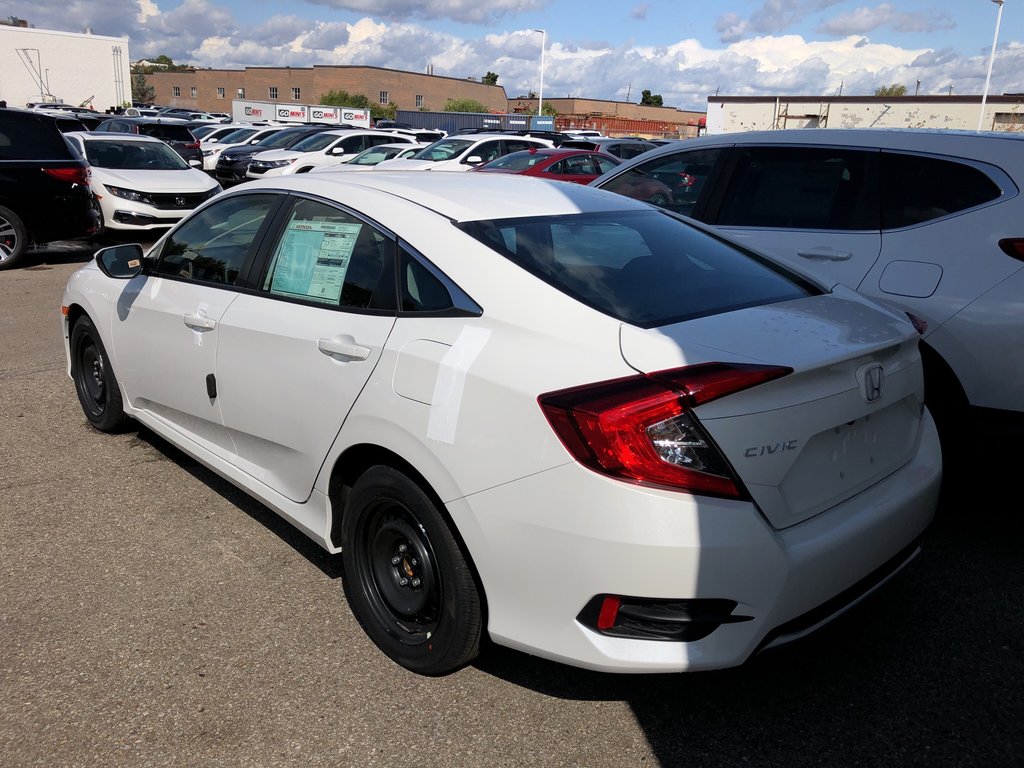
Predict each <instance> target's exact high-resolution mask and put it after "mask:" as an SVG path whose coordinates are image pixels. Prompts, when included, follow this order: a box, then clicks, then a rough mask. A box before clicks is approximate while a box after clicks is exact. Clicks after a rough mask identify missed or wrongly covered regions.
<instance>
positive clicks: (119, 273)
mask: <svg viewBox="0 0 1024 768" xmlns="http://www.w3.org/2000/svg"><path fill="white" fill-rule="evenodd" d="M96 265H97V266H98V267H99V268H100V271H101V272H103V274H105V275H106V276H107V277H112V278H114V279H116V280H130V279H131V278H133V277H135V276H136V275H138V274H139V273H140V272H142V268H143V266H144V262H143V257H142V246H141V245H139V244H138V243H125V244H124V245H112V246H110V247H109V248H101V249H100V250H98V251H96Z"/></svg>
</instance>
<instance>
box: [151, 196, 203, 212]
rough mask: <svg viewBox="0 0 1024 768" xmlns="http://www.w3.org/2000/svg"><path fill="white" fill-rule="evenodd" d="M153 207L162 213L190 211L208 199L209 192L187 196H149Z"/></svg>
mask: <svg viewBox="0 0 1024 768" xmlns="http://www.w3.org/2000/svg"><path fill="white" fill-rule="evenodd" d="M150 197H151V198H152V199H153V205H154V207H156V208H159V209H160V210H163V211H183V210H191V209H192V208H195V207H197V206H198V205H199V204H200V203H202V202H205V201H206V200H207V199H209V197H210V193H209V192H199V193H194V194H189V195H183V194H174V193H169V194H160V195H150Z"/></svg>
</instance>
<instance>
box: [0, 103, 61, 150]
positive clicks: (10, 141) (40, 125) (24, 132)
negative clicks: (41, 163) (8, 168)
mask: <svg viewBox="0 0 1024 768" xmlns="http://www.w3.org/2000/svg"><path fill="white" fill-rule="evenodd" d="M55 123H56V121H55V120H53V119H52V118H51V119H46V118H42V119H40V118H38V117H36V116H35V115H22V114H17V113H16V114H13V115H12V114H11V113H9V112H3V113H0V160H29V159H33V160H67V159H68V157H69V156H68V148H67V146H65V144H64V139H63V137H62V136H61V135H60V132H59V131H58V130H57V129H56V127H55ZM79 130H80V128H79Z"/></svg>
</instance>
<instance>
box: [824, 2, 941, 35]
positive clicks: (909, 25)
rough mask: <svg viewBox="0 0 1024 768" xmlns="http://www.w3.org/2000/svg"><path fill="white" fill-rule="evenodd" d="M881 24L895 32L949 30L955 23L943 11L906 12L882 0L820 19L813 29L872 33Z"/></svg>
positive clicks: (843, 33)
mask: <svg viewBox="0 0 1024 768" xmlns="http://www.w3.org/2000/svg"><path fill="white" fill-rule="evenodd" d="M881 27H892V28H893V29H895V30H896V31H897V32H935V31H937V30H940V29H953V28H954V27H956V23H955V22H954V21H953V20H952V19H951V18H950V17H949V15H948V14H945V13H935V12H919V13H909V12H906V11H901V10H899V9H898V8H897V7H896V6H895V5H892V4H891V3H882V4H881V5H878V6H876V7H874V8H867V7H862V8H857V9H855V10H853V11H850V12H849V13H844V14H842V15H841V16H836V17H835V18H834V19H829V20H828V21H825V22H822V23H821V24H819V25H818V27H817V31H818V32H822V33H824V34H827V35H840V36H846V35H857V34H865V33H867V32H872V31H874V30H876V29H879V28H881Z"/></svg>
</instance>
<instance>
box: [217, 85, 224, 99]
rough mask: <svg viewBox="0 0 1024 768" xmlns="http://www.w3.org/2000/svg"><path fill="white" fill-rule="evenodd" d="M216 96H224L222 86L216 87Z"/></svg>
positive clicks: (221, 97)
mask: <svg viewBox="0 0 1024 768" xmlns="http://www.w3.org/2000/svg"><path fill="white" fill-rule="evenodd" d="M217 98H218V99H223V98H224V89H223V88H218V89H217Z"/></svg>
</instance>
